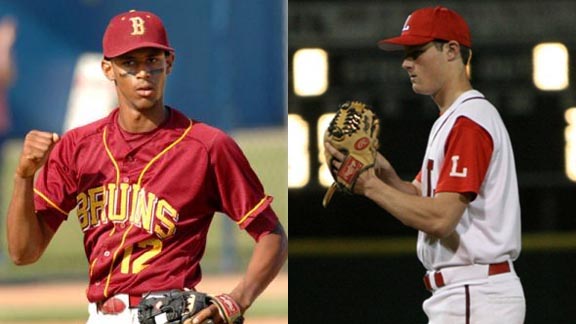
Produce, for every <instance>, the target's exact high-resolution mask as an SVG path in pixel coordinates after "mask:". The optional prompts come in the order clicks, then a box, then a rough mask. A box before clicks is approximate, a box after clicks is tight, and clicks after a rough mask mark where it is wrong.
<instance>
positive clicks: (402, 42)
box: [378, 6, 472, 51]
mask: <svg viewBox="0 0 576 324" xmlns="http://www.w3.org/2000/svg"><path fill="white" fill-rule="evenodd" d="M436 39H441V40H446V41H451V40H455V41H457V42H458V43H460V44H461V45H464V46H466V47H472V40H471V36H470V29H469V28H468V24H466V21H464V18H462V17H461V16H460V15H459V14H458V13H456V12H455V11H453V10H450V9H448V8H446V7H442V6H437V7H429V8H422V9H418V10H416V11H414V12H412V14H410V15H409V16H408V18H406V22H405V23H404V27H402V34H400V36H398V37H393V38H387V39H383V40H381V41H379V42H378V47H380V48H381V49H383V50H385V51H393V50H399V49H402V47H403V46H417V45H423V44H426V43H428V42H431V41H433V40H436Z"/></svg>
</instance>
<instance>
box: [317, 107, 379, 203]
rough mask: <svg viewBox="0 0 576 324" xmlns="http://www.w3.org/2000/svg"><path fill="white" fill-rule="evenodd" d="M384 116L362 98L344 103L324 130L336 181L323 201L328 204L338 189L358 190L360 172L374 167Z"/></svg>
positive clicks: (331, 169) (327, 157) (326, 146)
mask: <svg viewBox="0 0 576 324" xmlns="http://www.w3.org/2000/svg"><path fill="white" fill-rule="evenodd" d="M379 133H380V120H379V119H378V117H377V116H376V114H374V112H373V111H372V109H371V107H369V106H368V105H366V104H364V103H361V102H358V101H348V102H345V103H343V104H342V105H340V107H339V108H338V111H337V113H336V116H334V119H332V121H331V122H330V126H329V127H328V129H327V130H326V132H325V133H324V142H325V150H324V153H325V157H326V163H327V164H328V167H329V168H330V172H331V173H332V176H333V177H334V180H335V183H334V184H332V186H331V187H330V188H329V189H328V191H327V192H326V194H325V196H324V200H323V201H322V205H323V206H324V207H326V206H327V205H328V203H329V202H330V199H331V198H332V195H333V194H334V192H335V191H336V190H341V191H344V192H347V193H354V192H355V191H354V187H355V185H356V181H357V180H358V176H359V175H360V174H361V173H363V172H364V171H366V170H368V169H371V168H372V167H374V163H375V161H376V155H377V151H378V146H379V142H378V135H379Z"/></svg>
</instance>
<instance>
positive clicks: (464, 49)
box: [432, 39, 472, 65]
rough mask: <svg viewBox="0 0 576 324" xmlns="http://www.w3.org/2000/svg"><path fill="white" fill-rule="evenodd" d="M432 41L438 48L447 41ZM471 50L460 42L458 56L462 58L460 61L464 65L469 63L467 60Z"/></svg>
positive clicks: (440, 48)
mask: <svg viewBox="0 0 576 324" xmlns="http://www.w3.org/2000/svg"><path fill="white" fill-rule="evenodd" d="M432 42H433V43H434V46H436V48H437V49H438V50H442V47H443V46H444V44H446V43H448V41H447V40H443V39H435V40H433V41H432ZM471 52H472V50H471V49H470V47H466V46H464V45H462V44H460V57H461V58H462V63H464V65H468V63H469V62H468V60H470V54H471Z"/></svg>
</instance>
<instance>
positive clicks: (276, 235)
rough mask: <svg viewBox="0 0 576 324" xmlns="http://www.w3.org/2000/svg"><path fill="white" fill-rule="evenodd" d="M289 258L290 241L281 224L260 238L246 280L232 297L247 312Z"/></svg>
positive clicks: (245, 276) (232, 293)
mask: <svg viewBox="0 0 576 324" xmlns="http://www.w3.org/2000/svg"><path fill="white" fill-rule="evenodd" d="M287 257H288V239H287V237H286V233H285V232H284V229H283V227H282V225H281V224H278V226H277V228H276V230H275V231H274V232H273V233H270V234H268V235H266V236H263V237H261V238H260V240H259V241H258V242H257V243H256V245H255V247H254V252H253V253H252V257H251V258H250V262H249V263H248V268H247V270H246V273H245V275H244V278H243V279H242V281H241V282H240V283H238V285H237V286H236V288H234V290H233V291H232V292H231V293H230V295H231V296H232V297H233V298H234V299H235V300H236V301H237V302H238V303H239V304H240V306H241V307H242V309H243V310H246V309H247V308H248V307H250V305H252V303H253V302H254V300H255V299H256V298H257V297H258V296H259V295H260V294H261V293H262V292H263V291H264V289H266V287H268V285H269V284H270V282H271V281H272V280H273V279H274V278H275V277H276V276H277V275H278V272H279V271H280V269H281V268H282V266H283V265H284V263H285V262H286V258H287Z"/></svg>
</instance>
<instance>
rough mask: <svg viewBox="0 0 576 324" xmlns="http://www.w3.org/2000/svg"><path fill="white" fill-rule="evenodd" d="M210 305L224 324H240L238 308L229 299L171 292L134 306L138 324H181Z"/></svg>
mask: <svg viewBox="0 0 576 324" xmlns="http://www.w3.org/2000/svg"><path fill="white" fill-rule="evenodd" d="M210 304H214V305H216V306H217V307H218V311H219V312H220V316H221V317H222V318H223V319H224V320H225V321H226V323H227V324H242V323H243V322H244V317H242V313H241V310H240V307H239V306H238V304H237V303H236V302H235V301H234V300H233V299H232V298H231V297H230V296H229V295H226V294H222V295H218V296H214V297H212V296H209V295H207V294H205V293H200V292H196V291H190V290H187V291H181V290H172V291H170V292H168V293H165V294H162V295H161V296H158V297H147V298H144V299H142V301H140V304H139V305H138V321H140V323H141V324H182V323H184V321H185V320H187V319H189V318H192V317H193V316H194V315H195V314H196V313H198V312H199V311H201V310H202V309H204V308H206V307H208V306H209V305H210ZM205 323H206V324H209V323H210V321H208V322H205Z"/></svg>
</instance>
